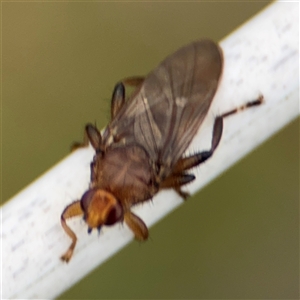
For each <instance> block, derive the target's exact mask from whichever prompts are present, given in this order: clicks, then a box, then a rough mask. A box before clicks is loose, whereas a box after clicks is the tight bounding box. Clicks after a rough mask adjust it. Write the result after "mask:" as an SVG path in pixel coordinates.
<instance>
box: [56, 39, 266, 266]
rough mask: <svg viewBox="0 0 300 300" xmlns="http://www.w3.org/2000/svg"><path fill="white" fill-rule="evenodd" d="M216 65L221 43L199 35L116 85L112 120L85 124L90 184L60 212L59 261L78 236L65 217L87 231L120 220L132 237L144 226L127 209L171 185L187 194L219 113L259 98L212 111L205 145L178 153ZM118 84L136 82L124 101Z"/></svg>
mask: <svg viewBox="0 0 300 300" xmlns="http://www.w3.org/2000/svg"><path fill="white" fill-rule="evenodd" d="M222 66H223V56H222V51H221V48H220V47H219V46H218V45H217V44H215V43H214V42H213V41H210V40H200V41H197V42H194V43H191V44H189V45H187V46H185V47H183V48H181V49H179V50H178V51H176V52H175V53H174V54H172V55H170V56H169V57H167V58H166V59H165V60H164V61H163V62H162V63H161V64H160V65H159V66H158V67H157V68H156V69H155V70H154V71H152V72H151V73H150V74H148V75H147V76H146V77H145V78H143V77H132V78H127V79H125V80H123V81H122V82H120V83H118V84H117V85H116V87H115V89H114V92H113V95H112V101H111V121H110V122H109V124H108V125H107V127H106V129H105V131H104V133H103V135H101V134H100V132H99V131H98V129H97V128H96V127H95V126H94V125H91V124H88V125H87V126H86V128H85V142H84V143H83V144H81V146H86V145H87V144H88V142H90V143H91V145H92V146H93V148H94V149H95V156H94V159H93V161H92V163H91V183H90V187H89V189H88V190H87V191H86V192H85V193H84V195H83V196H82V198H81V200H77V201H75V202H73V203H71V204H70V205H68V206H67V207H66V208H65V210H64V211H63V213H62V215H61V224H62V227H63V228H64V230H65V232H66V233H67V234H68V235H69V237H70V238H71V239H72V243H71V245H70V247H69V249H68V250H67V252H66V253H65V254H64V255H63V256H62V257H61V259H62V260H64V261H66V262H68V261H69V260H70V258H71V257H72V254H73V251H74V248H75V245H76V241H77V237H76V235H75V233H74V232H73V231H72V230H71V229H70V227H68V225H67V224H66V219H69V218H71V217H75V216H80V215H83V218H84V220H85V222H86V223H87V225H88V232H89V233H90V232H91V231H92V229H93V228H97V229H98V230H100V228H101V227H102V226H103V225H107V226H110V225H113V224H115V223H117V222H123V221H125V223H126V224H127V225H128V227H129V228H130V229H131V230H132V231H133V233H134V235H135V237H136V239H138V240H146V239H147V238H148V235H149V233H148V228H147V226H146V225H145V223H144V222H143V221H142V220H141V219H140V218H139V217H138V216H137V215H135V214H134V213H132V212H131V210H130V209H131V207H132V206H134V205H135V204H138V203H141V202H145V201H148V200H150V199H152V198H153V196H154V195H155V194H156V193H158V192H159V191H160V190H161V189H168V188H173V189H174V190H175V191H176V192H177V193H178V194H179V195H180V196H182V197H183V198H186V197H187V196H188V194H187V193H185V192H183V191H182V190H181V187H182V186H183V185H185V184H188V183H190V182H192V181H193V180H194V179H195V176H194V175H193V174H191V173H189V172H188V170H189V169H191V168H193V167H195V166H197V165H199V164H201V163H203V162H204V161H206V160H207V159H208V158H209V157H211V156H212V154H213V153H214V151H215V150H216V148H217V146H218V144H219V142H220V139H221V136H222V129H223V119H224V118H225V117H227V116H229V115H232V114H234V113H236V112H237V111H238V110H241V109H245V108H247V107H251V106H255V105H259V104H261V103H262V100H263V99H262V96H261V97H260V98H258V99H257V100H254V101H251V102H248V103H246V104H245V105H243V106H242V107H239V108H237V109H233V110H232V111H229V112H227V113H224V114H222V115H220V116H218V117H216V119H215V121H214V127H213V134H212V143H211V148H210V149H209V150H208V151H203V152H198V153H195V154H193V155H191V156H187V157H183V154H184V152H185V150H186V149H187V147H188V146H189V144H190V143H191V141H192V139H193V137H194V135H195V134H196V132H197V130H198V129H199V127H200V125H201V123H202V122H203V120H204V118H205V116H206V114H207V112H208V110H209V107H210V104H211V102H212V100H213V97H214V95H215V93H216V90H217V87H218V83H219V79H220V76H221V73H222ZM124 85H129V86H134V87H136V89H135V91H134V92H133V93H132V94H131V95H130V97H128V99H126V98H125V88H124Z"/></svg>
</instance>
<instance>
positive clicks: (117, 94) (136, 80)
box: [111, 76, 145, 119]
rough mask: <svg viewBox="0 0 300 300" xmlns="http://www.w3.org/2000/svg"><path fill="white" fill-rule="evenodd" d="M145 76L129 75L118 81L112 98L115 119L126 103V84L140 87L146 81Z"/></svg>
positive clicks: (112, 112) (112, 114)
mask: <svg viewBox="0 0 300 300" xmlns="http://www.w3.org/2000/svg"><path fill="white" fill-rule="evenodd" d="M144 79H145V78H144V77H139V76H135V77H128V78H125V79H123V80H122V81H121V82H118V83H117V84H116V86H115V88H114V91H113V94H112V100H111V119H113V118H114V117H115V116H116V115H117V113H118V112H119V110H120V109H121V107H122V106H123V104H124V103H125V85H128V86H132V87H138V86H139V85H141V84H142V83H143V81H144Z"/></svg>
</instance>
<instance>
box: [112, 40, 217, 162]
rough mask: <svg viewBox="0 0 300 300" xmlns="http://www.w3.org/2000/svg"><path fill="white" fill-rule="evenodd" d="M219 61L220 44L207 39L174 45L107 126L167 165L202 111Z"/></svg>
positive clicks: (194, 128) (197, 123) (181, 148)
mask: <svg viewBox="0 0 300 300" xmlns="http://www.w3.org/2000/svg"><path fill="white" fill-rule="evenodd" d="M222 65H223V58H222V52H221V49H220V48H219V47H218V46H217V44H215V43H214V42H212V41H210V40H200V41H197V42H194V43H192V44H189V45H187V46H185V47H183V48H181V49H179V50H178V51H177V52H175V53H174V54H172V55H170V56H169V57H167V58H166V59H165V60H164V61H163V62H162V63H161V64H160V65H159V66H158V67H157V68H156V69H155V70H154V71H152V72H151V73H150V74H149V75H148V76H147V77H146V79H145V81H144V82H143V84H142V86H141V87H140V89H139V91H138V92H137V93H135V95H134V96H133V98H131V99H129V100H128V101H127V102H126V103H125V104H124V106H123V107H122V108H121V110H120V112H119V113H118V114H117V116H116V117H115V118H114V119H113V120H112V122H111V123H110V124H109V125H108V128H109V131H110V132H111V133H112V134H113V135H115V136H118V137H120V138H122V139H123V141H125V144H126V145H127V144H139V145H141V146H142V147H143V148H144V149H145V150H146V151H147V153H148V154H149V156H150V158H151V159H152V160H153V161H154V162H159V163H160V164H162V165H164V166H166V167H167V168H172V166H173V165H174V164H175V163H176V162H177V161H178V159H180V157H181V156H182V155H183V153H184V152H185V150H186V149H187V147H188V146H189V144H190V143H191V141H192V139H193V137H194V135H195V134H196V132H197V130H198V128H199V126H200V125H201V123H202V122H203V120H204V118H205V116H206V114H207V112H208V109H209V107H210V104H211V102H212V99H213V97H214V95H215V92H216V89H217V86H218V82H219V78H220V75H221V72H222Z"/></svg>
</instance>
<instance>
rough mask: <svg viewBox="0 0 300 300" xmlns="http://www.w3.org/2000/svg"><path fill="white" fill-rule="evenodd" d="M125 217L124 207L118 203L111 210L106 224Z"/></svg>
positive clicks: (111, 223)
mask: <svg viewBox="0 0 300 300" xmlns="http://www.w3.org/2000/svg"><path fill="white" fill-rule="evenodd" d="M122 218H123V208H122V206H121V205H120V204H119V203H116V204H115V205H114V206H113V207H112V208H111V209H110V211H109V213H108V215H107V218H106V221H105V225H113V224H115V223H116V222H119V221H121V220H122Z"/></svg>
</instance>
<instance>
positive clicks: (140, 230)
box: [124, 211, 149, 241]
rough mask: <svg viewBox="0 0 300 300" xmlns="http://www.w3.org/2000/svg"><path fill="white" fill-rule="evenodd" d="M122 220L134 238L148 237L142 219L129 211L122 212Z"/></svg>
mask: <svg viewBox="0 0 300 300" xmlns="http://www.w3.org/2000/svg"><path fill="white" fill-rule="evenodd" d="M124 220H125V222H126V224H127V225H128V227H129V228H130V229H131V230H132V231H133V233H134V235H135V238H136V239H137V240H139V241H145V240H147V239H148V236H149V232H148V228H147V226H146V224H145V223H144V221H143V220H142V219H141V218H139V217H138V216H137V215H135V214H134V213H132V212H131V211H127V212H126V213H125V214H124Z"/></svg>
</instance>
